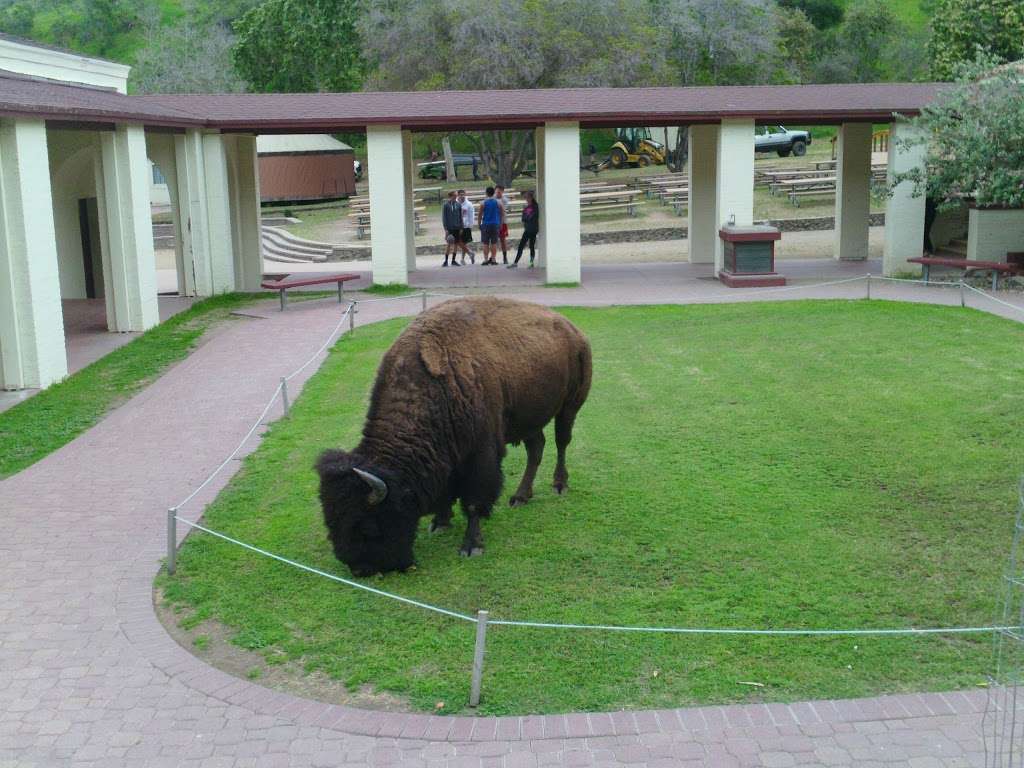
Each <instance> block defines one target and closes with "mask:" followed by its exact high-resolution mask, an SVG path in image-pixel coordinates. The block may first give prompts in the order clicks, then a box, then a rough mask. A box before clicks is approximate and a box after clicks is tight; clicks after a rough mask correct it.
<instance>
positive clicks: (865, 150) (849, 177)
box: [834, 123, 871, 261]
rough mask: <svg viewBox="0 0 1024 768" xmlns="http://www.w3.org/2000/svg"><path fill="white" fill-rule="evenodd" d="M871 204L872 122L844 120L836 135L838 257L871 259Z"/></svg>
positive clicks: (851, 259)
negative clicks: (869, 257)
mask: <svg viewBox="0 0 1024 768" xmlns="http://www.w3.org/2000/svg"><path fill="white" fill-rule="evenodd" d="M870 207H871V123H843V124H842V125H841V126H839V132H838V134H837V136H836V228H835V249H834V254H835V257H836V258H837V259H840V260H842V261H865V260H866V259H867V257H868V216H869V214H870V213H871V211H870Z"/></svg>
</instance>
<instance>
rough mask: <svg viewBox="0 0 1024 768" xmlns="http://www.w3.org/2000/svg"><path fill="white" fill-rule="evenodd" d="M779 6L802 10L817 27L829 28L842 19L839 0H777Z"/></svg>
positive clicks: (841, 5) (841, 4)
mask: <svg viewBox="0 0 1024 768" xmlns="http://www.w3.org/2000/svg"><path fill="white" fill-rule="evenodd" d="M779 7H780V8H784V9H786V10H796V11H803V13H804V15H805V16H806V17H807V18H808V19H809V20H810V22H811V23H812V24H813V25H814V26H815V27H817V28H818V29H831V28H832V27H835V26H836V25H838V24H839V23H840V22H841V21H842V20H843V3H841V2H840V0H779Z"/></svg>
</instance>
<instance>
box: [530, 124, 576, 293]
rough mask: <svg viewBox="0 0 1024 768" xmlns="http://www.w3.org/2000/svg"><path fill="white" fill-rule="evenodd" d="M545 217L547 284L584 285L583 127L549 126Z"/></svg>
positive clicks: (545, 142) (546, 134)
mask: <svg viewBox="0 0 1024 768" xmlns="http://www.w3.org/2000/svg"><path fill="white" fill-rule="evenodd" d="M542 130H543V133H544V140H543V142H542V144H543V153H544V161H543V165H544V190H543V198H541V200H540V204H541V207H542V210H543V211H544V213H543V214H542V215H543V216H544V222H543V223H542V225H541V231H545V232H546V234H545V235H544V248H545V259H546V260H547V282H549V283H578V282H579V281H580V274H581V271H580V162H579V160H580V124H579V123H576V122H557V123H554V122H553V123H545V124H544V127H543V129H542Z"/></svg>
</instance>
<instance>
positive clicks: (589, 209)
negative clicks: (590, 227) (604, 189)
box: [580, 200, 644, 216]
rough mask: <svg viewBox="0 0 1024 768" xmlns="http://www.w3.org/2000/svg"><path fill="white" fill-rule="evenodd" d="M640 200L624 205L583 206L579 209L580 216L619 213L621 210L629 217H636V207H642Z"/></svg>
mask: <svg viewBox="0 0 1024 768" xmlns="http://www.w3.org/2000/svg"><path fill="white" fill-rule="evenodd" d="M643 204H644V203H643V201H642V200H630V201H629V202H626V203H601V204H599V205H584V206H581V207H580V214H581V215H582V214H584V213H593V212H595V211H597V212H600V211H621V210H622V209H623V208H624V209H625V210H626V213H628V214H629V215H630V216H636V207H637V206H638V205H643Z"/></svg>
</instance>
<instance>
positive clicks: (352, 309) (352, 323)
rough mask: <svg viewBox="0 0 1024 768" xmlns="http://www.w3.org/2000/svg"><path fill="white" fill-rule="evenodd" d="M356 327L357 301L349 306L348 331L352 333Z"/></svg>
mask: <svg viewBox="0 0 1024 768" xmlns="http://www.w3.org/2000/svg"><path fill="white" fill-rule="evenodd" d="M355 329H356V302H354V301H353V302H352V304H351V306H349V308H348V332H349V333H352V332H353V331H355Z"/></svg>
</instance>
